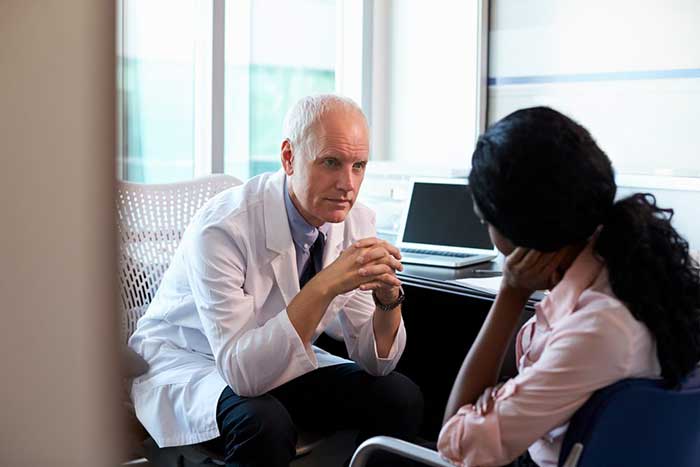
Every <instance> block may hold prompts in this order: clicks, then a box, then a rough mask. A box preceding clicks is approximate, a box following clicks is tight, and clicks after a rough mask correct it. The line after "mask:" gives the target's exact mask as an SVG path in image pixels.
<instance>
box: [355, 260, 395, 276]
mask: <svg viewBox="0 0 700 467" xmlns="http://www.w3.org/2000/svg"><path fill="white" fill-rule="evenodd" d="M395 271H396V270H395V269H394V268H393V267H392V266H391V265H389V264H384V263H372V264H366V265H364V266H362V267H361V268H360V269H358V270H357V273H358V274H359V275H360V276H361V277H368V276H378V275H381V274H391V275H395Z"/></svg>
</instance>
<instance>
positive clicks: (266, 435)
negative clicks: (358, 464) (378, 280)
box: [215, 363, 423, 467]
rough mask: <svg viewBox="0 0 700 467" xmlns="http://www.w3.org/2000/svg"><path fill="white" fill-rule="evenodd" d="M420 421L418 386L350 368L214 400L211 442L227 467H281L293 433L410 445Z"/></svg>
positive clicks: (292, 446)
mask: <svg viewBox="0 0 700 467" xmlns="http://www.w3.org/2000/svg"><path fill="white" fill-rule="evenodd" d="M422 416H423V396H422V394H421V392H420V389H419V388H418V386H416V384H415V383H413V382H412V381H411V380H410V379H408V378H407V377H405V376H403V375H402V374H400V373H396V372H393V373H391V374H389V375H387V376H381V377H377V376H371V375H369V374H367V373H366V372H365V371H364V370H362V369H361V368H360V367H359V366H358V365H356V364H354V363H348V364H343V365H334V366H330V367H325V368H319V369H318V370H315V371H312V372H310V373H307V374H305V375H303V376H300V377H299V378H296V379H294V380H292V381H290V382H288V383H286V384H284V385H282V386H280V387H278V388H275V389H273V390H272V391H270V392H269V393H267V394H265V395H262V396H259V397H240V396H238V395H236V394H235V393H234V392H233V391H232V390H231V388H226V390H224V392H223V393H222V394H221V397H220V398H219V404H218V408H217V422H218V424H219V430H220V432H221V437H220V438H218V439H217V440H215V442H216V443H218V444H219V445H220V446H221V447H222V448H223V450H224V452H225V459H226V465H227V466H229V467H244V466H245V467H253V466H260V467H278V466H279V467H282V466H284V467H286V466H288V465H289V462H290V461H291V460H292V458H293V457H294V452H295V445H296V439H297V427H298V428H299V429H302V430H303V429H305V428H306V429H309V430H313V431H326V430H328V431H329V432H330V431H333V430H339V429H356V430H359V431H360V435H359V437H358V443H359V442H361V441H363V440H364V439H366V438H368V437H371V436H375V435H388V436H395V437H397V438H401V439H406V440H409V441H411V440H413V439H414V438H415V436H416V435H417V433H418V428H419V426H420V423H421V420H422Z"/></svg>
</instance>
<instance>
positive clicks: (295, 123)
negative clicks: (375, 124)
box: [282, 94, 367, 157]
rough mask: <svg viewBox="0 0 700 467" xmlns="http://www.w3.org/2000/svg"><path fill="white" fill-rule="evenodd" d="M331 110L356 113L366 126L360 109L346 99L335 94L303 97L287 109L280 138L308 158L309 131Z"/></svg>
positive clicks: (309, 152)
mask: <svg viewBox="0 0 700 467" xmlns="http://www.w3.org/2000/svg"><path fill="white" fill-rule="evenodd" d="M332 110H340V111H344V112H349V113H357V114H358V115H361V116H362V120H363V121H364V123H365V125H367V118H366V117H365V114H364V113H363V112H362V109H361V108H360V107H359V106H358V105H357V104H356V103H355V101H353V100H352V99H350V98H348V97H343V96H338V95H335V94H318V95H315V96H307V97H303V98H301V99H299V101H298V102H297V103H296V104H294V106H292V108H291V109H289V111H288V112H287V115H286V116H285V118H284V124H283V126H282V136H283V138H285V139H288V140H289V142H290V144H291V146H292V150H293V151H301V154H304V155H305V156H306V157H310V154H311V151H310V149H311V148H310V147H309V145H308V142H309V136H310V135H311V131H312V129H313V127H314V125H315V124H316V123H317V122H318V121H319V120H321V118H322V117H323V116H324V115H326V114H327V113H329V112H330V111H332Z"/></svg>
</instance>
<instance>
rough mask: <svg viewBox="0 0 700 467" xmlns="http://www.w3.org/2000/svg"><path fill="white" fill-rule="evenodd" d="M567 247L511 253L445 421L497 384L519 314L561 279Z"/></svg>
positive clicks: (446, 412)
mask: <svg viewBox="0 0 700 467" xmlns="http://www.w3.org/2000/svg"><path fill="white" fill-rule="evenodd" d="M565 250H566V249H562V250H559V251H558V252H555V253H541V252H539V251H536V250H529V249H525V248H520V247H519V248H516V249H515V250H514V251H513V252H512V253H511V254H510V255H508V257H507V258H506V261H505V263H504V265H503V281H502V283H501V290H500V291H499V292H498V295H497V296H496V300H495V301H494V302H493V305H492V306H491V310H490V311H489V314H488V316H487V317H486V321H485V322H484V325H483V326H482V327H481V331H480V332H479V335H478V336H477V338H476V340H475V341H474V344H473V345H472V347H471V349H470V350H469V353H468V354H467V357H466V358H465V359H464V363H462V367H461V368H460V370H459V373H458V375H457V379H456V380H455V383H454V385H453V386H452V392H451V393H450V398H449V399H448V401H447V407H446V408H445V416H444V418H443V424H444V423H446V422H447V420H449V419H450V418H451V417H452V416H453V415H454V414H456V413H457V411H458V410H459V408H460V407H462V406H464V405H466V404H473V403H475V402H476V401H477V399H478V398H479V396H480V395H481V394H482V393H483V392H484V390H486V389H487V388H489V387H491V386H494V385H495V384H496V381H497V379H498V375H499V373H500V371H501V365H502V364H503V358H504V356H505V354H506V350H507V347H508V343H509V342H510V340H511V339H512V337H513V333H514V332H515V329H516V327H517V325H518V321H519V318H520V313H521V312H522V310H523V308H524V307H525V305H526V304H527V300H528V298H529V297H530V295H532V293H533V292H534V291H535V290H540V289H546V288H549V287H550V286H552V285H553V283H554V282H556V281H557V280H558V278H557V277H556V274H557V272H556V271H557V267H558V266H559V265H560V263H561V261H562V259H563V258H564V257H565V256H566V255H567V252H566V251H565Z"/></svg>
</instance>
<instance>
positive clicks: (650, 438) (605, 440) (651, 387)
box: [350, 369, 700, 467]
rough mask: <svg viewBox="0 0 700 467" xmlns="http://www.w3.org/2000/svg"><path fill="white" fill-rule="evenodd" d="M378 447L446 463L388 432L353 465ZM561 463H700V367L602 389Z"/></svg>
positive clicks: (596, 466)
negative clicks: (680, 377) (678, 379)
mask: <svg viewBox="0 0 700 467" xmlns="http://www.w3.org/2000/svg"><path fill="white" fill-rule="evenodd" d="M377 451H388V452H393V453H395V454H397V455H400V456H402V457H405V458H408V459H412V460H415V461H418V462H420V463H422V464H425V465H429V466H435V467H446V466H450V465H452V464H450V463H449V462H446V461H445V460H443V459H441V458H440V456H439V454H438V453H437V452H435V451H432V450H429V449H425V448H423V447H420V446H416V445H414V444H411V443H406V442H404V441H400V440H397V439H394V438H389V437H386V436H377V437H374V438H370V439H368V440H367V441H365V442H364V443H363V444H362V445H360V447H358V448H357V451H355V455H354V457H353V460H352V462H351V463H350V466H351V467H363V466H364V465H365V463H366V462H367V460H368V459H369V457H370V456H371V455H372V454H373V453H374V452H377ZM558 465H559V466H560V467H628V466H630V467H698V466H700V369H696V370H695V371H693V372H692V373H691V374H690V375H689V376H688V377H687V378H686V379H685V381H684V382H683V384H682V385H681V388H680V389H679V390H671V389H665V388H664V387H663V383H662V382H661V381H660V380H652V379H640V378H638V379H625V380H622V381H619V382H617V383H615V384H612V385H610V386H608V387H605V388H603V389H600V390H599V391H596V392H595V393H594V394H593V396H591V398H590V399H589V400H588V401H587V402H586V403H585V404H584V405H583V406H582V407H581V408H580V409H579V410H578V411H577V412H576V413H575V414H574V416H573V417H572V419H571V422H570V423H569V429H568V430H567V432H566V435H565V436H564V441H563V443H562V450H561V452H560V454H559V462H558Z"/></svg>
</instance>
